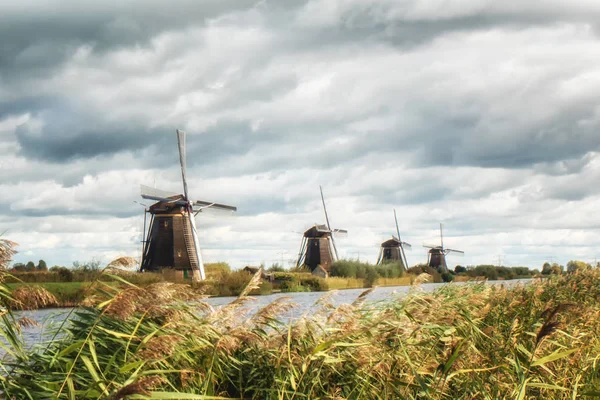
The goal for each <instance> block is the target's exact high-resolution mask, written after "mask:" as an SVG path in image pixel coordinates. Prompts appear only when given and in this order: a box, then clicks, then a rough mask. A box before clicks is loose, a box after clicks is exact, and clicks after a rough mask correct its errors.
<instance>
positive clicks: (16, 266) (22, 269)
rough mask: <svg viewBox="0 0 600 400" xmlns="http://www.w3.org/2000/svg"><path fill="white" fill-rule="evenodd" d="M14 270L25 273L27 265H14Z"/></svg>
mask: <svg viewBox="0 0 600 400" xmlns="http://www.w3.org/2000/svg"><path fill="white" fill-rule="evenodd" d="M12 269H13V271H17V272H23V271H25V264H23V263H14V264H13V267H12Z"/></svg>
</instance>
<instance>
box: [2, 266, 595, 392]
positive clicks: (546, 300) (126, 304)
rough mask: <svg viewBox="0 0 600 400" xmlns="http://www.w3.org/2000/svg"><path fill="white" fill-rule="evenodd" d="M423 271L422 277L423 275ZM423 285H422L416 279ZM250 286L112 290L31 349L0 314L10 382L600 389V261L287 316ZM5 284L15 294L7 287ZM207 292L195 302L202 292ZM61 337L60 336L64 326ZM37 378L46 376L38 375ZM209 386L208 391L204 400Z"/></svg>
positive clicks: (189, 387)
mask: <svg viewBox="0 0 600 400" xmlns="http://www.w3.org/2000/svg"><path fill="white" fill-rule="evenodd" d="M421 280H422V278H419V279H418V280H417V281H421ZM417 283H418V282H417ZM257 287H258V282H257V281H256V280H253V282H251V283H250V286H249V287H248V288H247V290H244V291H243V293H242V294H241V296H240V297H239V298H238V299H237V300H235V301H234V302H232V303H231V304H229V305H228V306H226V307H224V308H221V309H219V310H216V311H215V310H212V309H210V308H209V307H207V306H206V305H205V304H204V303H202V301H201V297H200V294H199V293H197V292H194V291H192V290H190V288H189V287H187V286H179V285H174V284H170V283H157V284H153V285H149V286H147V287H145V288H138V287H135V286H130V287H128V288H127V289H125V290H123V289H121V288H112V289H111V288H109V289H107V290H105V293H104V294H105V295H109V300H108V301H106V300H105V299H102V300H100V299H98V302H97V303H96V304H95V305H92V304H90V307H88V308H80V309H78V310H77V311H76V312H75V313H74V317H76V318H75V320H76V321H77V322H73V323H71V324H68V325H67V326H66V327H64V328H63V329H62V330H61V332H60V333H61V334H62V335H63V336H62V337H61V338H60V339H56V340H54V341H53V342H51V343H50V344H44V346H43V347H42V348H39V349H37V350H25V349H24V347H23V346H22V341H21V339H20V336H19V330H18V328H17V327H18V326H19V323H21V324H26V323H28V321H20V322H19V321H15V320H14V319H13V317H12V316H11V314H10V313H6V314H4V315H3V316H2V324H3V326H2V328H3V329H2V330H0V334H1V335H4V336H5V339H6V340H7V342H8V343H9V347H8V349H9V350H10V352H11V353H10V354H11V356H12V359H11V361H10V363H6V361H5V364H3V368H4V378H5V379H0V390H1V391H2V392H3V393H4V394H5V395H6V396H7V397H12V396H14V397H15V398H65V399H67V398H77V399H88V398H89V399H91V398H93V399H97V398H111V399H126V398H127V399H133V398H138V399H139V398H156V399H175V398H177V399H201V398H215V397H213V396H220V398H231V399H239V398H247V399H302V398H323V399H399V398H406V399H499V398H513V399H538V398H547V399H550V398H552V399H575V398H585V397H586V396H598V393H599V389H600V370H599V368H600V367H599V366H598V362H597V361H598V354H600V330H599V329H598V326H599V325H598V323H597V321H598V317H599V316H600V303H599V302H598V299H600V271H598V270H592V271H583V272H577V273H574V274H568V275H563V276H554V277H551V278H549V279H547V280H544V281H534V282H532V283H531V284H529V285H523V286H516V287H513V288H511V289H507V288H505V287H502V286H498V285H485V284H474V285H447V286H445V287H443V288H442V289H440V290H438V291H436V292H434V293H425V292H422V291H420V290H419V288H418V286H415V287H414V288H413V290H412V291H411V294H410V295H409V296H407V297H405V298H402V299H390V300H389V301H386V302H380V303H376V304H373V303H368V302H365V298H364V296H360V297H359V298H357V299H356V301H355V302H354V303H353V304H346V305H342V306H339V307H334V306H333V305H332V304H330V303H329V301H328V300H327V297H328V295H325V296H324V297H323V298H322V299H321V300H320V301H319V303H318V304H317V305H316V306H317V308H318V310H317V311H316V312H315V313H314V314H312V315H308V316H304V317H302V318H300V319H297V320H295V321H293V322H292V323H291V324H287V323H284V322H279V321H278V316H279V315H282V314H284V313H285V312H286V311H287V310H289V308H290V307H293V305H292V304H289V303H287V300H286V299H279V300H277V301H275V302H274V303H272V304H270V305H268V306H266V307H264V308H263V309H261V310H259V311H258V313H257V314H255V315H253V316H247V317H242V316H243V315H244V314H242V313H241V310H242V309H243V308H244V305H245V304H247V303H248V301H251V300H250V299H249V298H248V297H247V295H248V294H249V293H250V291H251V290H255V289H256V288H257ZM2 288H3V291H0V295H2V299H3V301H4V302H6V301H7V299H6V288H5V287H2ZM194 299H195V300H197V301H196V302H192V303H189V301H190V300H194ZM59 337H60V336H59ZM32 377H35V379H31V378H32ZM204 396H208V397H204Z"/></svg>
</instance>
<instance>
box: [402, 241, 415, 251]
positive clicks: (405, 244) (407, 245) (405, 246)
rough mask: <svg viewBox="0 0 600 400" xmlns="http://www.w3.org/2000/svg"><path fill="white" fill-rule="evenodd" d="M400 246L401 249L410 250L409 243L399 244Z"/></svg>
mask: <svg viewBox="0 0 600 400" xmlns="http://www.w3.org/2000/svg"><path fill="white" fill-rule="evenodd" d="M400 245H401V246H402V248H408V249H409V250H412V246H411V245H410V243H406V242H401V243H400Z"/></svg>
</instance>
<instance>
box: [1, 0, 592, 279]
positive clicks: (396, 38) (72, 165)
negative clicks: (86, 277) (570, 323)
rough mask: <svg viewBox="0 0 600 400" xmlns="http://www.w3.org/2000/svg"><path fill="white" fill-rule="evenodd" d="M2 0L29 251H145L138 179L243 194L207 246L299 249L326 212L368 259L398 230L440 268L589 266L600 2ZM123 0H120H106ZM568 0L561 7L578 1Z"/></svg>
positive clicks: (19, 195)
mask: <svg viewBox="0 0 600 400" xmlns="http://www.w3.org/2000/svg"><path fill="white" fill-rule="evenodd" d="M112 3H114V2H99V1H96V0H85V1H83V0H78V1H56V0H49V1H45V2H39V1H32V0H23V1H19V2H2V3H1V4H0V37H2V42H1V43H0V174H1V179H0V232H5V233H4V237H6V238H9V239H12V240H14V241H17V242H19V243H20V246H19V251H20V253H19V255H18V256H17V257H16V259H15V261H27V260H29V259H32V260H36V261H37V260H38V259H40V258H43V259H45V260H46V261H47V263H48V264H49V265H55V264H60V265H71V263H72V262H73V261H76V260H77V261H88V260H91V259H93V258H97V259H100V260H102V261H110V260H111V259H112V258H114V257H116V256H119V255H131V256H136V257H139V255H140V253H141V250H140V243H139V241H140V240H141V232H142V221H143V216H142V214H143V208H142V207H141V206H139V205H137V204H135V203H134V202H133V201H134V200H139V201H141V199H140V197H139V185H140V184H147V185H150V186H152V185H154V184H155V185H156V187H158V188H161V189H164V190H169V191H175V192H180V191H181V179H180V175H179V174H180V171H179V169H178V164H177V163H178V158H177V144H176V136H175V129H177V128H179V129H184V130H186V131H187V132H188V166H189V172H188V174H189V175H188V176H189V177H190V178H189V180H190V182H189V186H190V193H191V194H192V196H193V197H194V198H195V199H200V200H210V201H218V202H224V203H227V204H233V205H236V206H238V210H239V212H238V214H237V216H234V217H227V218H220V217H217V216H213V217H198V219H197V223H198V225H199V226H200V227H201V233H200V234H201V242H202V245H203V255H204V258H205V261H209V262H210V261H227V262H229V263H230V264H231V265H232V266H234V267H240V266H243V265H245V264H256V263H259V262H261V261H264V262H265V263H267V264H270V263H272V262H274V261H276V260H281V259H283V260H284V261H285V262H287V260H290V259H294V258H295V257H296V256H297V251H298V248H299V245H300V233H299V232H301V231H303V230H304V229H306V228H308V227H309V226H310V225H311V224H312V223H315V222H319V223H323V221H324V217H323V213H322V208H321V205H320V197H319V185H320V184H321V185H323V187H324V190H325V195H326V199H327V201H328V206H329V212H330V218H331V221H332V224H333V225H334V227H339V228H346V229H348V230H349V235H348V237H347V238H345V239H340V240H339V241H338V247H339V251H340V254H341V255H342V256H344V257H353V258H355V257H360V258H361V260H369V261H372V262H374V261H375V259H376V257H377V252H378V245H379V243H380V242H382V241H383V240H385V239H387V238H389V236H390V235H391V234H392V233H393V232H394V221H393V209H394V208H396V209H397V212H398V216H399V222H400V229H401V231H402V234H403V239H405V240H406V241H408V242H409V243H411V244H412V245H413V249H412V251H410V252H408V253H407V256H408V261H409V263H411V264H416V263H418V262H423V261H425V260H426V252H425V249H423V248H422V244H423V243H435V242H436V240H438V233H437V232H438V231H437V229H438V224H439V222H443V223H444V225H445V230H446V240H445V244H447V245H448V246H449V247H453V248H457V249H461V250H464V251H465V253H466V254H465V255H464V257H457V256H452V257H449V259H448V261H449V264H451V265H454V264H457V263H459V264H479V263H498V258H499V256H502V257H503V260H504V262H505V264H507V265H528V266H532V267H538V268H539V267H540V266H541V264H542V263H543V262H544V261H545V260H548V259H550V257H552V259H553V260H554V261H559V262H561V263H566V262H567V261H568V260H570V259H582V260H585V261H592V260H594V258H595V257H596V256H599V257H600V252H597V250H596V249H597V248H598V245H599V244H600V235H599V233H600V213H598V212H597V211H598V204H599V202H600V185H598V182H600V132H599V131H598V128H599V126H600V101H599V100H600V95H599V93H600V70H599V69H598V65H600V42H599V39H600V24H599V23H598V21H600V3H599V2H597V1H595V0H572V1H570V2H565V1H562V0H561V1H559V0H545V1H542V2H527V1H519V0H508V1H502V2H498V1H493V0H462V1H458V0H456V1H454V0H453V1H443V0H418V1H412V0H309V1H302V0H286V1H275V0H263V1H256V0H204V1H196V0H182V1H170V2H165V1H158V0H127V1H120V2H117V3H118V5H114V4H112ZM115 4H116V3H115ZM567 4H568V6H567Z"/></svg>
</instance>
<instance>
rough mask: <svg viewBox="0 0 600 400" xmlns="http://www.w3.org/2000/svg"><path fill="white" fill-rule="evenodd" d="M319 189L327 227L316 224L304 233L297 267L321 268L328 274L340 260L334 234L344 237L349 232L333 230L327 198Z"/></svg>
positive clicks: (312, 269)
mask: <svg viewBox="0 0 600 400" xmlns="http://www.w3.org/2000/svg"><path fill="white" fill-rule="evenodd" d="M319 189H320V190H321V201H322V202H323V211H324V212H325V221H326V222H327V225H319V224H315V225H314V226H312V227H311V228H309V229H308V230H306V232H304V234H303V236H302V244H301V245H300V253H299V254H298V261H297V262H296V266H298V267H299V266H302V265H305V266H307V267H308V268H309V269H310V270H311V271H314V270H315V268H317V267H318V266H321V268H323V269H324V270H325V271H326V272H329V270H330V269H331V264H333V263H334V262H336V261H337V260H338V259H339V257H338V252H337V248H336V247H335V240H334V234H335V235H339V236H342V235H346V234H348V231H347V230H345V229H331V225H330V224H329V215H328V214H327V207H326V205H325V197H324V196H323V188H322V187H321V186H319Z"/></svg>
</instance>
